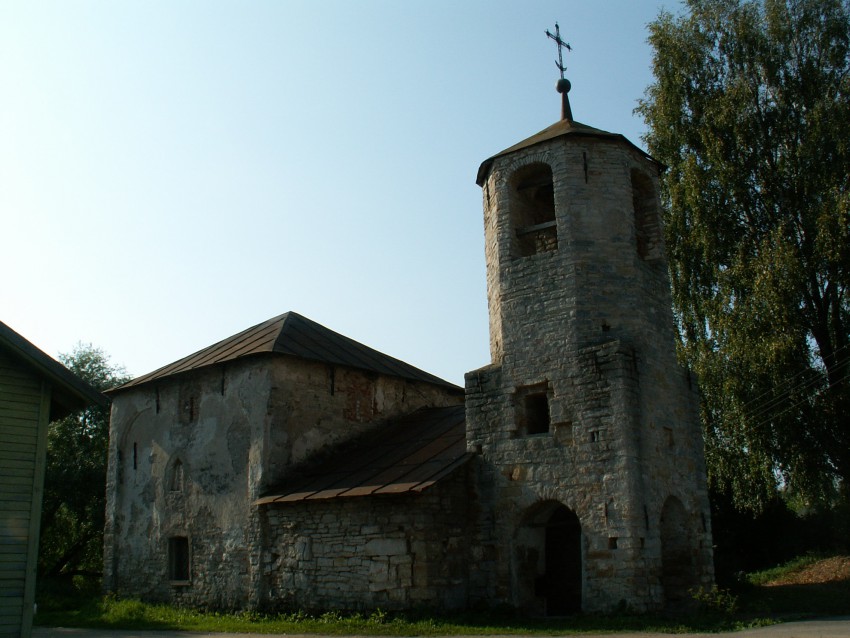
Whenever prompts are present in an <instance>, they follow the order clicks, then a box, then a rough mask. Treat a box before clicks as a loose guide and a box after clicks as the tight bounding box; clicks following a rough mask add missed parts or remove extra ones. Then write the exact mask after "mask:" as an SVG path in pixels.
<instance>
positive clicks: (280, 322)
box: [109, 312, 461, 392]
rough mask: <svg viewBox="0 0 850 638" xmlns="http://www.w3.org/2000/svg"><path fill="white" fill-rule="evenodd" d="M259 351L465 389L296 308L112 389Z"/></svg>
mask: <svg viewBox="0 0 850 638" xmlns="http://www.w3.org/2000/svg"><path fill="white" fill-rule="evenodd" d="M258 354H280V355H291V356H294V357H299V358H301V359H309V360H312V361H321V362H323V363H330V364H336V365H342V366H348V367H351V368H357V369H360V370H368V371H370V372H376V373H378V374H383V375H388V376H395V377H401V378H403V379H409V380H412V381H423V382H425V383H433V384H437V385H441V386H445V387H448V388H452V389H456V390H458V391H460V390H461V388H460V387H458V386H456V385H455V384H453V383H449V382H448V381H444V380H443V379H440V378H439V377H435V376H434V375H432V374H428V373H427V372H425V371H423V370H420V369H419V368H415V367H413V366H412V365H410V364H407V363H405V362H404V361H400V360H398V359H395V358H393V357H390V356H389V355H386V354H383V353H382V352H378V351H377V350H373V349H372V348H369V347H368V346H364V345H363V344H362V343H358V342H357V341H354V340H353V339H349V338H348V337H345V336H343V335H341V334H339V333H337V332H334V331H333V330H329V329H328V328H325V327H324V326H322V325H320V324H318V323H316V322H315V321H312V320H310V319H307V318H306V317H303V316H301V315H299V314H297V313H295V312H287V313H284V314H282V315H278V316H277V317H273V318H271V319H269V320H268V321H264V322H263V323H260V324H257V325H256V326H253V327H251V328H248V329H247V330H243V331H242V332H240V333H239V334H235V335H233V336H232V337H228V338H227V339H224V340H222V341H219V342H218V343H215V344H213V345H211V346H209V347H208V348H204V349H203V350H199V351H198V352H196V353H194V354H190V355H189V356H188V357H184V358H183V359H180V360H179V361H175V362H174V363H171V364H169V365H167V366H164V367H162V368H159V369H158V370H155V371H153V372H150V373H148V374H145V375H142V376H140V377H138V378H136V379H133V380H132V381H130V382H128V383H125V384H124V385H121V386H119V387H117V388H113V389H112V390H110V391H109V392H118V391H121V390H125V389H128V388H133V387H136V386H139V385H142V384H144V383H150V382H151V381H156V380H158V379H163V378H165V377H170V376H173V375H176V374H180V373H183V372H188V371H190V370H196V369H198V368H203V367H206V366H211V365H215V364H217V363H223V362H226V361H233V360H234V359H239V358H241V357H246V356H250V355H258Z"/></svg>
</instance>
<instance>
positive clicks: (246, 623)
mask: <svg viewBox="0 0 850 638" xmlns="http://www.w3.org/2000/svg"><path fill="white" fill-rule="evenodd" d="M813 565H814V566H816V565H817V559H804V560H798V561H794V562H792V563H789V564H788V565H786V566H783V567H782V568H777V569H775V570H771V571H770V572H769V573H768V572H763V573H760V574H752V575H750V576H749V577H748V579H747V581H746V582H743V583H742V584H741V587H740V589H739V590H737V591H735V592H730V591H715V592H712V593H709V594H704V595H701V596H698V597H697V600H696V601H695V603H694V609H693V611H692V612H690V613H689V614H687V615H680V616H663V615H646V614H643V615H641V614H634V613H629V612H628V610H623V611H621V612H619V613H615V614H607V615H591V614H580V615H577V616H571V617H568V618H558V619H540V618H529V617H526V616H522V615H519V614H516V613H514V612H511V611H507V610H499V611H488V612H480V613H470V614H464V615H455V616H439V617H436V616H433V615H427V614H418V613H405V614H390V613H385V612H382V611H380V610H378V611H374V612H371V613H362V614H340V613H338V612H326V613H323V614H307V613H304V612H294V613H288V614H269V615H266V614H260V613H257V612H240V613H221V612H202V611H198V610H193V609H186V608H176V607H171V606H168V605H152V604H146V603H142V602H139V601H136V600H118V599H114V598H106V599H102V598H99V597H97V596H94V595H92V593H91V591H88V592H87V591H85V590H83V591H78V593H77V595H76V596H70V597H69V596H67V595H60V594H57V593H56V592H53V593H51V592H43V594H42V597H41V600H40V610H39V613H38V616H37V618H36V624H38V625H41V626H63V627H95V628H105V629H177V630H184V631H205V632H217V631H218V632H224V631H229V632H243V633H257V634H269V633H280V634H284V633H287V634H292V633H303V634H309V633H318V634H335V635H351V634H358V635H376V636H379V635H390V636H434V635H444V636H445V635H453V634H457V635H463V634H477V635H488V634H547V635H555V634H560V635H570V634H581V633H603V632H604V633H608V632H611V633H613V632H619V631H658V632H667V633H687V632H697V631H700V632H706V631H732V630H736V629H742V628H745V627H753V626H758V625H764V624H770V623H772V622H776V621H777V620H776V619H777V618H782V617H784V618H800V617H805V616H811V615H827V614H848V613H850V580H846V579H845V580H841V579H838V580H835V579H833V580H832V581H830V582H798V581H797V580H795V578H794V575H795V574H802V573H807V574H808V573H810V572H811V570H812V569H814V567H813ZM806 570H809V571H808V572H806ZM807 580H811V576H808V577H807ZM786 581H787V582H786ZM777 583H780V584H777Z"/></svg>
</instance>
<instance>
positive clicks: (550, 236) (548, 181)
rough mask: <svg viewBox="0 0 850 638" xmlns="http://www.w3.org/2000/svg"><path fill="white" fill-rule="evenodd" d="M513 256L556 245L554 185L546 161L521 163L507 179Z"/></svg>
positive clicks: (530, 253)
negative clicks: (508, 183)
mask: <svg viewBox="0 0 850 638" xmlns="http://www.w3.org/2000/svg"><path fill="white" fill-rule="evenodd" d="M510 207H511V221H512V226H513V230H514V238H513V239H514V256H516V257H527V256H528V255H535V254H537V253H541V252H547V251H552V250H557V249H558V227H557V223H556V221H555V189H554V184H553V182H552V169H551V168H550V167H549V166H548V165H547V164H542V163H535V164H529V165H528V166H523V167H522V168H520V169H519V170H517V171H516V173H514V175H513V177H512V178H511V181H510Z"/></svg>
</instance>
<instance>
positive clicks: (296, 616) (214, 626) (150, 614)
mask: <svg viewBox="0 0 850 638" xmlns="http://www.w3.org/2000/svg"><path fill="white" fill-rule="evenodd" d="M37 624H38V625H41V626H62V627H93V628H102V629H134V630H145V629H150V630H164V629H176V630H181V631H199V632H240V633H256V634H274V633H278V634H293V633H295V634H312V633H315V634H329V635H353V634H356V635H361V636H366V635H369V636H447V635H494V634H502V635H509V634H514V635H520V634H522V635H557V634H560V635H575V634H582V633H603V632H604V633H611V632H621V631H623V632H624V631H658V632H667V633H687V632H693V631H723V630H734V629H741V628H744V627H751V626H756V625H759V624H765V621H763V620H762V621H757V620H753V619H749V620H741V619H733V618H729V617H725V616H723V615H722V614H696V615H693V616H691V617H688V618H672V617H664V616H647V615H640V614H630V613H627V612H624V613H619V614H613V615H590V614H582V615H577V616H572V617H569V618H563V619H536V618H529V617H526V616H522V615H518V614H515V613H512V612H510V611H496V612H486V613H485V612H480V613H477V614H465V615H457V616H443V617H435V616H432V615H425V614H389V613H385V612H382V611H381V610H376V611H373V612H371V613H366V614H363V613H351V614H341V613H338V612H325V613H321V614H307V613H304V612H294V613H284V614H268V615H267V614H261V613H257V612H236V613H222V612H203V611H199V610H193V609H186V608H179V607H172V606H169V605H156V604H147V603H142V602H139V601H137V600H117V599H111V598H107V599H104V600H92V601H90V602H89V603H87V604H86V605H84V606H82V607H81V608H78V609H75V610H64V611H59V610H55V611H46V612H39V614H38V619H37Z"/></svg>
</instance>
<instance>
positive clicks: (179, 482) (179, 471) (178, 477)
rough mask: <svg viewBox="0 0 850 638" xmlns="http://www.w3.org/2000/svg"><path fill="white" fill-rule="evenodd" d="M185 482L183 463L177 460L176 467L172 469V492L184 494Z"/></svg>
mask: <svg viewBox="0 0 850 638" xmlns="http://www.w3.org/2000/svg"><path fill="white" fill-rule="evenodd" d="M185 480H186V478H185V469H184V467H183V462H182V461H181V460H180V459H177V460H176V461H174V465H173V467H172V468H171V485H170V488H171V491H172V492H182V491H183V486H184V484H185Z"/></svg>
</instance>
